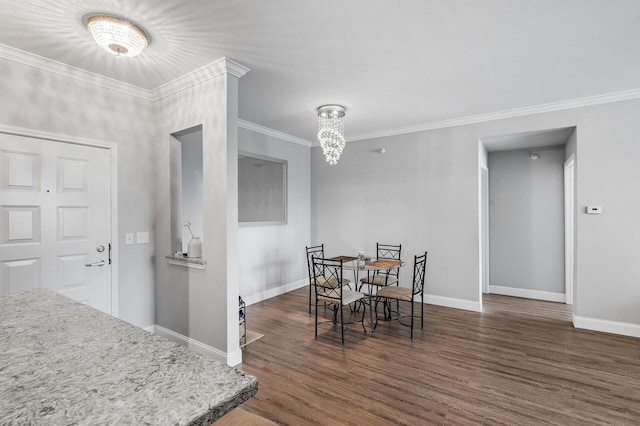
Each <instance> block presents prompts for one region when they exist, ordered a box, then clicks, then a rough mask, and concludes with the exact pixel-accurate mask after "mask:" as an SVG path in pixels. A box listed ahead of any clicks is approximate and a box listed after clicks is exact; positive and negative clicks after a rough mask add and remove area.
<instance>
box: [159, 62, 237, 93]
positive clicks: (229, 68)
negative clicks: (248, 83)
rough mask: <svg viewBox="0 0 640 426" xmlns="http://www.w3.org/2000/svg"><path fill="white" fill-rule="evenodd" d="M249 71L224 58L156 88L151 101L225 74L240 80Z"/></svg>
mask: <svg viewBox="0 0 640 426" xmlns="http://www.w3.org/2000/svg"><path fill="white" fill-rule="evenodd" d="M249 71H250V70H249V68H247V67H245V66H243V65H240V64H239V63H237V62H235V61H233V60H231V59H229V58H224V57H223V58H220V59H218V60H217V61H213V62H211V63H209V64H207V65H204V66H202V67H200V68H198V69H195V70H193V71H191V72H189V73H187V74H185V75H183V76H181V77H178V78H176V79H174V80H171V81H169V82H168V83H165V84H163V85H161V86H158V87H156V88H155V89H153V90H151V100H152V101H154V102H155V101H158V100H160V99H162V98H166V97H167V96H170V95H173V94H174V93H178V92H180V91H182V90H185V89H188V88H189V87H192V86H195V85H197V84H200V83H202V82H204V81H207V80H210V79H212V78H215V77H218V76H220V75H223V74H231V75H232V76H234V77H238V78H240V77H242V76H243V75H245V74H246V73H247V72H249Z"/></svg>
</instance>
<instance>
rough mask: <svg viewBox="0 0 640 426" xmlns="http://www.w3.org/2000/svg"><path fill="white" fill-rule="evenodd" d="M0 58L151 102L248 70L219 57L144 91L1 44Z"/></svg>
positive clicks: (241, 73)
mask: <svg viewBox="0 0 640 426" xmlns="http://www.w3.org/2000/svg"><path fill="white" fill-rule="evenodd" d="M0 58H2V59H7V60H9V61H13V62H17V63H20V64H23V65H27V66H31V67H34V68H38V69H41V70H43V71H47V72H51V73H54V74H58V75H61V76H63V77H68V78H71V79H74V80H77V81H82V82H84V83H88V84H92V85H94V86H98V87H102V88H103V89H108V90H111V91H114V92H119V93H123V94H125V95H129V96H134V97H136V98H141V99H144V100H147V101H154V102H155V101H157V100H159V99H162V98H164V97H166V96H169V95H172V94H174V93H177V92H179V91H181V90H184V89H186V88H189V87H192V86H195V85H196V84H199V83H202V82H203V81H206V80H209V79H211V78H215V77H217V76H219V75H222V74H225V73H227V74H230V75H232V76H234V77H237V78H240V77H242V76H244V75H245V74H246V73H247V72H249V71H250V69H249V68H247V67H245V66H244V65H241V64H239V63H237V62H236V61H234V60H232V59H229V58H220V59H218V60H217V61H214V62H211V63H210V64H207V65H204V66H202V67H200V68H198V69H196V70H194V71H192V72H190V73H188V74H185V75H183V76H181V77H178V78H176V79H175V80H172V81H170V82H168V83H165V84H163V85H161V86H158V87H156V88H155V89H152V90H147V89H143V88H141V87H138V86H134V85H132V84H129V83H124V82H122V81H119V80H115V79H113V78H109V77H105V76H103V75H100V74H96V73H92V72H90V71H86V70H83V69H80V68H76V67H72V66H71V65H67V64H64V63H62V62H58V61H54V60H53V59H49V58H45V57H43V56H39V55H35V54H33V53H30V52H26V51H24V50H20V49H16V48H14V47H11V46H7V45H4V44H0Z"/></svg>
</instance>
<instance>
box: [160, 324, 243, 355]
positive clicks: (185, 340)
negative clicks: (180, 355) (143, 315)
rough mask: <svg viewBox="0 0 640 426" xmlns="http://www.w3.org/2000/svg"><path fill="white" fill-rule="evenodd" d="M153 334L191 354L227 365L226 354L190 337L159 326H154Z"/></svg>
mask: <svg viewBox="0 0 640 426" xmlns="http://www.w3.org/2000/svg"><path fill="white" fill-rule="evenodd" d="M155 332H156V334H157V335H158V336H162V337H164V338H166V339H169V340H171V341H172V342H175V343H178V344H180V345H182V346H186V347H187V348H189V349H190V350H192V351H193V352H197V353H199V354H202V355H207V356H210V357H212V358H214V359H216V360H218V361H220V362H224V363H225V364H228V363H227V354H226V353H224V352H222V351H221V350H219V349H216V348H214V347H213V346H209V345H206V344H204V343H202V342H200V341H198V340H195V339H192V338H191V337H187V336H183V335H182V334H180V333H176V332H175V331H172V330H169V329H168V328H164V327H162V326H159V325H155ZM229 365H231V364H229ZM234 365H235V364H234Z"/></svg>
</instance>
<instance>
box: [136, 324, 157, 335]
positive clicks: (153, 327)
mask: <svg viewBox="0 0 640 426" xmlns="http://www.w3.org/2000/svg"><path fill="white" fill-rule="evenodd" d="M140 328H142V329H143V330H144V331H148V332H149V333H153V334H156V325H155V324H151V325H148V326H146V327H140Z"/></svg>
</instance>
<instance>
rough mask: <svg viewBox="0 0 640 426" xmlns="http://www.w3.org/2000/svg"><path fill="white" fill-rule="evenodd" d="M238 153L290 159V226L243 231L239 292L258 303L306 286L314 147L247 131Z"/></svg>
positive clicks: (240, 139)
mask: <svg viewBox="0 0 640 426" xmlns="http://www.w3.org/2000/svg"><path fill="white" fill-rule="evenodd" d="M238 149H239V150H240V151H243V152H247V153H253V154H259V155H266V156H268V157H272V158H278V159H281V160H287V161H288V181H287V188H288V195H287V199H288V214H287V216H288V220H287V223H286V224H284V225H258V226H241V227H240V228H239V230H238V256H239V259H240V264H239V265H238V269H239V283H240V284H239V287H240V294H241V295H242V297H243V298H244V299H245V301H247V303H253V302H256V301H259V300H262V299H264V298H267V297H271V296H274V295H276V294H279V293H282V292H284V291H288V290H291V289H293V288H297V287H300V286H301V285H306V284H307V278H306V277H307V267H306V258H305V254H304V247H305V246H307V245H309V238H310V227H311V225H310V220H311V219H310V218H311V211H310V195H309V193H310V186H311V183H310V173H309V168H310V164H309V161H310V149H309V147H306V146H302V145H298V144H295V143H292V142H287V141H283V140H281V139H278V138H275V137H273V136H267V135H264V134H261V133H257V132H254V131H251V130H247V129H243V128H240V129H239V134H238ZM249 321H250V319H249Z"/></svg>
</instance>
